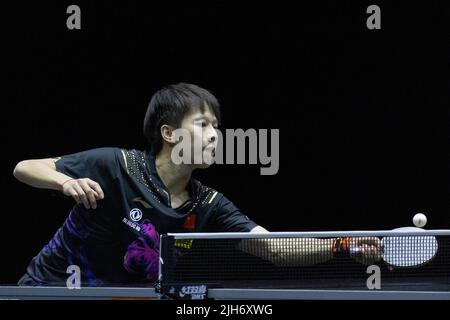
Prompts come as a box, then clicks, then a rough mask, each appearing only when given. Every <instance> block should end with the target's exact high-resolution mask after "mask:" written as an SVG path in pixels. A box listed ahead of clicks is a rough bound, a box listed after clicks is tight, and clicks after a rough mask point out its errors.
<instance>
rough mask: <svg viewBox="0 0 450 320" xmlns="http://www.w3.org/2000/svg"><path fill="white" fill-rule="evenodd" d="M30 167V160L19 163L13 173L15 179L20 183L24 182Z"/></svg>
mask: <svg viewBox="0 0 450 320" xmlns="http://www.w3.org/2000/svg"><path fill="white" fill-rule="evenodd" d="M29 166H30V161H29V160H23V161H20V162H19V163H17V164H16V166H15V167H14V171H13V175H14V177H15V178H16V179H17V180H19V181H23V178H24V177H25V176H26V174H27V172H28V169H29Z"/></svg>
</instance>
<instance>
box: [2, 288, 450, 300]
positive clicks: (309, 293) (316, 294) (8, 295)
mask: <svg viewBox="0 0 450 320" xmlns="http://www.w3.org/2000/svg"><path fill="white" fill-rule="evenodd" d="M207 298H209V299H216V300H450V291H414V290H408V291H402V290H400V289H399V288H397V290H393V289H387V290H386V289H384V290H327V289H324V290H322V289H319V290H305V289H252V288H248V289H242V288H239V289H233V288H212V289H209V290H208V291H207ZM122 299H137V300H165V299H167V297H166V296H165V295H163V294H160V293H157V292H156V290H155V288H132V287H97V288H94V287H86V288H80V289H68V288H65V287H18V286H2V287H0V300H122Z"/></svg>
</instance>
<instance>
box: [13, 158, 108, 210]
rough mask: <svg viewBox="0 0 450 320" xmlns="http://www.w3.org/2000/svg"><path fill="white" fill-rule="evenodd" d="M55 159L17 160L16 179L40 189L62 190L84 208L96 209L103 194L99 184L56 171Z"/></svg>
mask: <svg viewBox="0 0 450 320" xmlns="http://www.w3.org/2000/svg"><path fill="white" fill-rule="evenodd" d="M56 160H57V159H33V160H24V161H21V162H19V163H18V164H17V165H16V167H15V168H14V177H16V179H17V180H19V181H21V182H23V183H25V184H27V185H29V186H32V187H35V188H40V189H50V190H57V191H60V192H62V193H63V194H64V195H66V196H70V197H72V198H73V199H74V200H75V201H76V202H77V203H82V204H83V205H84V206H85V207H86V208H88V209H90V208H92V209H96V208H97V200H100V199H103V197H104V194H103V190H102V189H101V187H100V185H99V184H98V183H97V182H95V181H92V180H91V179H88V178H82V179H73V178H72V177H69V176H67V175H65V174H63V173H61V172H58V171H56V166H55V161H56Z"/></svg>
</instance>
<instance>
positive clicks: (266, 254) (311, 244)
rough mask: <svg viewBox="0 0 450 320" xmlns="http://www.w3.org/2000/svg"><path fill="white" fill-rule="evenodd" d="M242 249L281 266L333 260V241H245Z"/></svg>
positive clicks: (308, 239) (296, 239)
mask: <svg viewBox="0 0 450 320" xmlns="http://www.w3.org/2000/svg"><path fill="white" fill-rule="evenodd" d="M239 247H240V249H241V250H243V251H245V252H247V253H250V254H252V255H255V256H258V257H261V258H263V259H265V260H268V261H270V262H272V263H274V264H276V265H280V266H305V265H312V264H317V263H321V262H325V261H328V260H330V259H331V258H333V239H315V238H283V239H279V238H266V239H243V240H242V241H241V243H240V245H239Z"/></svg>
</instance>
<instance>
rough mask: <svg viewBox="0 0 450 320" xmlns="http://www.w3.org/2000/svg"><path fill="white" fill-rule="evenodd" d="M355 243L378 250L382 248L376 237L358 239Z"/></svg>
mask: <svg viewBox="0 0 450 320" xmlns="http://www.w3.org/2000/svg"><path fill="white" fill-rule="evenodd" d="M357 242H358V244H359V245H363V244H367V245H372V246H375V247H378V248H381V247H382V244H381V240H380V239H379V238H377V237H368V238H358V239H357Z"/></svg>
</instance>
